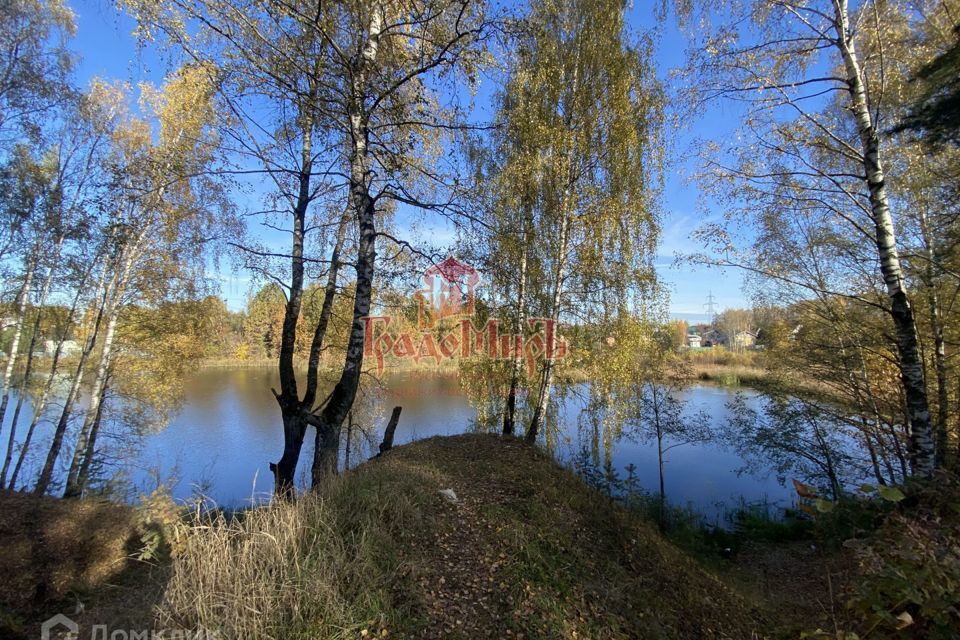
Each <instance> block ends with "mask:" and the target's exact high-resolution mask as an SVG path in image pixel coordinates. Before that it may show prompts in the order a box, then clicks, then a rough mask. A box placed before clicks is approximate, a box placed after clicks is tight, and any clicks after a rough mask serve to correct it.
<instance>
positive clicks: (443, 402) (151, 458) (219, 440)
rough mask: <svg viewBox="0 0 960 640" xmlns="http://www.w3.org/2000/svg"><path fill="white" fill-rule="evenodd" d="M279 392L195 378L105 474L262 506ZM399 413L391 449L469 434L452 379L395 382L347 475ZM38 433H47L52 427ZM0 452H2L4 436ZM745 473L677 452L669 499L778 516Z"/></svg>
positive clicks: (217, 372) (570, 447)
mask: <svg viewBox="0 0 960 640" xmlns="http://www.w3.org/2000/svg"><path fill="white" fill-rule="evenodd" d="M277 386H278V380H277V374H276V371H275V370H274V369H273V368H269V369H268V368H244V369H205V370H201V371H200V372H199V373H198V374H197V375H196V376H195V378H194V379H193V380H191V381H190V383H189V384H188V385H187V389H188V390H187V394H186V399H185V402H184V405H183V406H182V408H181V409H180V410H179V411H177V412H176V413H175V414H174V415H172V417H171V418H170V420H169V423H168V424H167V425H166V427H165V428H162V429H160V430H158V431H156V432H154V433H150V434H148V435H146V436H145V437H144V438H143V440H142V442H141V444H140V446H139V447H138V448H137V450H136V451H135V452H133V453H132V454H127V459H123V458H122V457H118V458H116V459H114V460H113V461H112V463H111V467H110V468H111V469H112V470H113V471H115V470H116V469H121V470H122V473H123V477H124V478H125V480H126V482H127V483H128V484H129V486H130V487H132V491H133V493H140V492H149V491H150V490H152V489H153V488H155V487H156V486H157V484H158V482H166V483H168V484H170V485H171V487H172V493H173V495H174V497H176V498H180V499H186V498H189V497H190V496H192V495H195V494H197V493H202V494H203V495H205V496H207V497H208V498H210V499H211V500H213V501H215V502H217V503H218V504H220V505H223V506H232V507H237V506H242V505H245V504H249V503H250V502H251V500H261V499H264V498H265V497H268V496H269V495H270V492H271V490H272V485H273V479H272V476H271V474H270V471H269V467H268V464H269V462H270V461H275V460H277V459H278V458H279V455H280V451H281V449H282V433H281V426H280V413H279V409H278V408H277V403H276V400H275V399H274V397H273V394H272V392H271V391H270V389H271V387H277ZM734 393H736V391H735V390H733V389H729V388H725V387H717V386H706V385H695V386H692V387H689V388H688V389H686V390H684V391H683V392H682V396H683V399H684V400H685V401H686V403H687V410H688V411H704V412H705V413H707V414H708V415H709V416H711V419H712V421H713V424H714V425H721V424H722V423H723V422H724V421H725V420H726V417H727V409H726V403H727V402H728V401H729V400H730V399H731V397H732V396H733V394H734ZM746 393H747V394H748V395H749V392H746ZM575 395H576V394H574V396H575ZM396 405H400V406H402V407H403V412H402V415H401V418H400V423H399V426H398V428H397V431H396V436H395V444H403V443H406V442H410V441H413V440H417V439H421V438H427V437H430V436H435V435H452V434H458V433H463V432H465V431H468V430H471V429H475V428H476V426H475V425H476V410H475V409H474V407H473V406H472V405H471V403H470V401H469V399H468V397H467V396H466V395H465V394H464V393H463V392H461V390H460V386H459V383H458V381H457V378H456V376H455V375H452V374H424V373H419V372H410V373H403V374H397V375H394V376H391V377H389V378H388V379H387V380H386V382H385V384H384V385H383V386H382V387H379V388H376V389H374V390H371V391H368V392H367V393H366V394H365V395H364V397H363V398H361V399H360V400H359V401H358V403H357V408H356V410H355V412H354V423H355V425H356V431H355V434H357V437H356V438H355V439H354V442H353V445H352V447H351V448H352V450H351V454H350V455H351V460H350V464H351V466H356V464H358V463H359V462H361V461H363V460H366V459H367V458H368V457H369V456H370V455H372V453H373V452H375V451H376V446H377V444H379V442H380V439H381V436H382V433H383V429H384V427H385V424H386V420H387V417H388V416H389V413H390V409H391V408H392V407H393V406H396ZM582 407H583V401H582V400H581V399H580V398H579V397H569V398H567V399H565V400H564V401H563V402H562V403H561V407H560V411H559V413H558V415H557V418H556V419H557V425H556V427H557V429H556V433H557V434H558V437H557V438H556V439H555V441H554V453H555V454H556V455H557V457H558V458H559V459H560V460H561V461H564V462H568V463H569V462H570V461H571V460H572V459H573V457H574V456H575V455H576V454H577V452H578V451H581V450H582V449H584V448H587V449H589V447H590V435H589V434H588V433H584V430H583V429H580V428H579V427H578V425H580V424H581V422H582V421H581V420H580V417H581V413H582ZM22 428H23V427H21V429H22ZM41 428H43V429H46V430H49V429H50V426H49V425H45V426H42V427H41ZM4 431H5V430H4ZM45 435H47V433H46V432H44V433H43V434H42V435H41V436H40V442H39V447H37V451H45V443H44V438H43V436H45ZM312 438H313V435H312V433H308V436H307V442H306V444H305V446H304V451H303V454H302V456H301V465H300V472H299V477H300V479H301V482H303V483H304V484H305V481H306V478H307V476H308V475H309V463H310V460H311V459H312ZM2 442H3V443H5V442H6V435H5V434H4V435H3V439H2ZM104 446H105V447H106V448H107V449H109V448H110V441H109V440H105V445H104ZM343 454H345V452H343ZM343 454H342V455H343ZM603 455H604V452H602V451H601V456H603ZM609 455H610V457H611V459H612V462H613V465H614V466H615V467H616V469H617V470H618V472H619V473H620V475H621V477H625V476H626V471H625V469H626V467H627V465H630V464H633V465H635V467H636V470H637V471H636V474H637V478H638V480H639V482H640V485H641V486H642V487H644V488H645V489H647V490H649V491H656V489H657V484H658V476H657V454H656V447H655V444H654V443H650V444H646V443H637V442H631V441H630V440H628V439H626V438H623V439H620V440H619V441H615V442H613V443H611V446H610V452H609ZM62 457H63V458H66V456H65V455H64V456H62ZM601 462H602V461H601ZM743 465H744V462H743V460H741V459H740V457H739V456H737V455H736V454H735V453H733V452H732V451H729V450H727V449H726V448H725V447H723V446H722V445H719V444H716V443H707V444H689V445H684V446H681V447H677V448H675V449H673V450H671V451H669V453H668V454H667V462H666V489H667V496H668V499H669V500H670V502H671V503H674V504H680V505H689V506H691V507H692V508H694V509H697V510H698V511H700V512H702V513H704V514H706V515H707V516H708V517H710V518H714V519H715V518H716V517H717V514H719V513H722V511H723V508H724V506H726V507H734V506H736V505H737V504H738V503H739V502H740V501H741V500H745V501H747V502H759V501H767V502H769V503H777V504H780V505H781V506H788V505H789V504H790V503H791V501H792V498H793V492H792V490H788V489H786V488H785V487H783V486H781V485H780V484H779V483H778V482H777V480H776V478H775V477H774V476H773V475H772V474H767V473H760V474H738V473H737V471H738V470H739V469H740V468H741V467H743ZM31 466H33V465H31ZM26 471H27V475H25V476H24V477H25V478H32V477H35V475H33V470H32V469H27V470H26Z"/></svg>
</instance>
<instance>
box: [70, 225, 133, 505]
mask: <svg viewBox="0 0 960 640" xmlns="http://www.w3.org/2000/svg"><path fill="white" fill-rule="evenodd" d="M151 226H152V225H150V224H144V225H143V227H142V229H140V231H139V232H138V234H137V235H136V237H135V238H134V239H132V241H130V242H129V243H128V244H127V245H126V246H125V247H123V250H122V253H121V258H122V260H123V262H122V270H121V271H120V273H119V275H118V276H117V277H116V281H115V285H114V287H113V290H112V291H111V295H110V298H111V300H110V303H109V309H110V312H109V316H108V318H107V328H106V332H105V333H104V336H103V346H102V347H101V349H100V360H99V362H98V364H97V372H96V376H95V377H94V379H93V386H92V387H91V389H90V404H89V405H88V406H87V411H86V414H85V416H84V419H83V426H82V427H81V429H80V435H79V437H78V438H77V446H76V448H75V449H74V451H73V459H72V460H71V462H70V470H69V472H68V473H67V485H66V488H65V490H64V494H63V497H65V498H71V497H78V496H80V495H81V494H82V493H83V492H84V490H85V489H86V482H87V480H88V477H86V476H85V474H83V473H81V470H83V469H86V470H87V471H89V469H90V464H91V463H92V461H93V457H94V454H95V452H96V443H97V432H98V431H99V423H100V416H101V413H102V410H101V408H100V404H101V402H102V401H103V398H104V396H105V392H106V388H107V378H109V376H110V365H111V362H112V357H113V341H114V336H115V335H116V330H117V321H118V320H119V318H120V310H121V308H122V306H123V295H124V293H125V292H126V288H127V283H128V282H129V281H130V273H131V271H132V270H133V265H134V263H135V262H136V260H137V258H138V257H139V251H140V247H141V243H142V242H143V240H144V238H146V237H147V236H148V235H149V233H150V229H151Z"/></svg>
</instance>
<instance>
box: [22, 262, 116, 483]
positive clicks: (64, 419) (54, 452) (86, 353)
mask: <svg viewBox="0 0 960 640" xmlns="http://www.w3.org/2000/svg"><path fill="white" fill-rule="evenodd" d="M109 270H110V269H109V268H108V267H107V266H104V268H103V272H102V274H101V276H100V282H99V284H98V285H97V293H96V295H95V296H94V299H95V300H98V303H97V304H98V307H97V317H96V319H95V320H94V323H93V330H92V331H91V332H90V335H89V336H88V337H87V342H86V344H85V345H84V347H83V351H82V352H81V353H80V360H79V362H77V368H76V370H75V371H74V374H73V382H72V383H71V385H70V390H69V391H68V392H67V396H66V398H64V401H63V408H62V409H61V411H60V419H59V420H58V421H57V426H56V428H55V429H54V431H53V440H52V442H51V443H50V449H49V451H48V452H47V458H46V461H45V462H44V464H43V469H42V470H41V472H40V477H39V478H38V480H37V485H36V487H34V490H33V491H34V493H35V494H37V495H43V494H44V493H46V492H47V489H48V488H49V486H50V482H51V480H52V479H53V468H54V466H55V464H56V462H57V458H59V457H60V449H61V448H62V447H63V438H64V435H65V434H66V432H67V426H68V425H69V423H70V414H71V412H72V411H73V404H74V402H76V399H77V395H78V393H79V391H80V383H81V382H82V381H83V374H84V370H85V369H86V364H87V360H88V359H89V357H90V354H91V353H92V352H93V347H94V345H95V344H96V342H97V336H98V334H99V333H100V327H101V325H102V323H103V316H104V312H105V311H106V305H107V300H108V298H109V297H110V290H111V289H112V288H113V286H114V284H115V282H116V274H114V276H113V278H112V279H111V281H110V282H109V284H106V276H107V272H108V271H109Z"/></svg>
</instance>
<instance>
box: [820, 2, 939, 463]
mask: <svg viewBox="0 0 960 640" xmlns="http://www.w3.org/2000/svg"><path fill="white" fill-rule="evenodd" d="M834 11H835V14H836V21H837V24H836V26H837V45H838V47H839V49H840V53H841V55H842V58H843V63H844V68H845V70H846V76H847V77H846V82H847V86H848V88H849V91H850V109H851V111H852V113H853V115H854V118H855V119H856V125H857V130H858V132H859V135H860V143H861V146H862V153H863V168H864V171H865V175H866V183H867V187H868V189H869V192H870V209H871V216H872V218H873V223H874V228H875V233H876V244H877V253H878V257H879V259H880V271H881V273H882V275H883V281H884V284H885V286H886V289H887V295H888V296H889V298H890V305H891V309H890V314H891V316H892V317H893V322H894V326H895V328H896V334H897V352H898V355H899V358H900V375H901V379H902V383H903V389H904V394H905V397H906V405H907V416H908V418H909V421H910V449H911V451H910V457H911V462H912V466H913V473H914V475H916V476H919V477H921V478H928V477H930V476H931V475H932V474H933V471H934V468H935V466H936V465H935V445H934V437H933V429H932V425H931V421H930V410H929V405H928V402H927V391H926V383H925V380H924V370H923V362H922V359H921V358H920V351H919V340H918V338H917V327H916V322H915V319H914V315H913V309H912V308H911V305H910V301H909V299H908V297H907V289H906V283H905V281H904V276H903V270H902V268H901V265H900V256H899V253H898V251H897V243H896V232H895V230H894V224H893V216H892V214H891V212H890V204H889V200H888V197H887V189H886V183H885V175H884V170H883V164H882V162H881V158H880V140H879V137H878V135H877V131H876V128H875V123H874V122H873V120H872V117H871V115H870V105H869V103H868V101H867V92H866V84H865V81H864V77H863V71H862V70H861V68H860V63H859V61H858V59H857V54H856V50H855V47H854V43H853V38H852V34H851V32H850V27H849V10H848V6H847V2H846V0H834Z"/></svg>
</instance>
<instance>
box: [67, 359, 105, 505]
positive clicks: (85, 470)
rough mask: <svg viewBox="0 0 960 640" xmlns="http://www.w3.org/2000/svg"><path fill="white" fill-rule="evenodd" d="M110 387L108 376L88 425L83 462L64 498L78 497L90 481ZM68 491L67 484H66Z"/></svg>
mask: <svg viewBox="0 0 960 640" xmlns="http://www.w3.org/2000/svg"><path fill="white" fill-rule="evenodd" d="M109 387H110V381H109V377H108V379H107V380H106V381H105V382H104V385H103V388H102V389H101V391H100V399H99V401H98V402H97V413H96V415H95V416H94V418H93V424H91V426H90V435H89V437H88V439H87V446H86V450H85V452H84V455H83V462H82V463H81V464H80V470H79V471H78V472H77V480H76V485H75V487H74V493H73V494H65V495H64V497H65V498H70V497H80V496H81V495H83V492H84V491H86V490H87V485H88V484H89V482H90V469H91V468H92V466H93V459H94V454H95V453H96V445H97V434H99V433H100V424H101V423H102V422H103V406H104V403H105V402H106V399H107V391H108V390H109ZM67 488H68V491H69V488H70V487H69V485H68V487H67Z"/></svg>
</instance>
